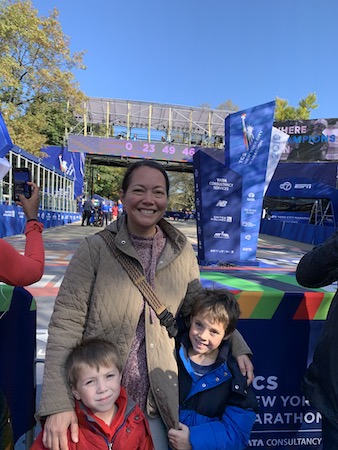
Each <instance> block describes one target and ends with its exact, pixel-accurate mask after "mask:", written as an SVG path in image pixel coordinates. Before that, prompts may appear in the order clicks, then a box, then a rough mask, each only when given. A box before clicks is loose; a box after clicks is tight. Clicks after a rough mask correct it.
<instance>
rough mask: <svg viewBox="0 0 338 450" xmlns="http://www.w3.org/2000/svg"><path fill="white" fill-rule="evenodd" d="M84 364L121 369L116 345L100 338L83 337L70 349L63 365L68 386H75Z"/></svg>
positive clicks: (98, 367) (97, 367) (120, 370)
mask: <svg viewBox="0 0 338 450" xmlns="http://www.w3.org/2000/svg"><path fill="white" fill-rule="evenodd" d="M84 364H86V365H87V366H89V367H95V368H96V369H97V370H99V369H100V367H102V366H104V367H110V366H111V365H114V366H115V367H116V368H117V370H118V371H119V372H120V373H121V372H122V369H123V367H122V363H121V357H120V355H119V353H118V351H117V348H116V346H115V345H114V344H113V343H111V342H109V341H106V340H104V339H100V338H89V339H84V340H83V341H82V342H80V343H79V344H78V345H76V346H75V347H74V348H73V349H72V351H71V353H70V354H69V356H68V358H67V360H66V365H65V371H66V376H67V380H68V383H69V384H70V386H72V387H76V384H77V382H78V380H79V377H80V373H81V371H82V369H83V365H84Z"/></svg>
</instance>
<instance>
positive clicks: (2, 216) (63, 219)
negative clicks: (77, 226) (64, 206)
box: [0, 205, 81, 238]
mask: <svg viewBox="0 0 338 450" xmlns="http://www.w3.org/2000/svg"><path fill="white" fill-rule="evenodd" d="M38 219H39V220H40V222H42V223H43V224H44V227H45V228H51V227H57V226H60V225H66V224H68V223H73V222H77V221H79V220H81V214H79V213H69V212H60V211H52V210H40V211H39V212H38ZM25 225H26V218H25V215H24V212H23V210H22V208H21V206H16V205H11V206H10V205H0V238H3V237H6V236H14V235H16V234H23V232H24V230H25Z"/></svg>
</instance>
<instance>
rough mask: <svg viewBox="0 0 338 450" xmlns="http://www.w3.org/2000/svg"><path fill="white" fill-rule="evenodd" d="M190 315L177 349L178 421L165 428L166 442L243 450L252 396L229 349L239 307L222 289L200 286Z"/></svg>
mask: <svg viewBox="0 0 338 450" xmlns="http://www.w3.org/2000/svg"><path fill="white" fill-rule="evenodd" d="M189 316H190V326H189V331H188V332H187V333H186V334H185V335H183V336H182V338H180V342H179V344H180V345H179V349H178V376H179V392H180V424H179V430H175V429H173V428H171V429H170V430H169V432H168V439H169V443H170V445H171V447H172V448H173V449H175V450H190V449H193V450H207V449H210V450H211V449H212V450H215V449H218V450H221V449H223V450H228V449H229V450H230V449H231V450H242V449H245V448H246V447H247V445H248V441H249V438H250V433H251V430H252V427H253V424H254V422H255V419H256V412H257V400H256V397H255V394H254V392H253V390H252V388H251V387H250V386H247V379H246V377H245V376H243V375H242V374H241V372H240V370H239V367H238V364H237V362H236V360H235V358H234V357H233V356H232V355H231V352H229V340H228V339H229V337H230V336H231V334H232V332H233V331H234V330H235V328H236V324H237V321H238V318H239V316H240V309H239V305H238V303H237V301H236V299H235V297H234V295H233V294H232V293H231V292H229V291H228V290H227V289H202V290H201V291H200V293H199V294H198V295H197V297H196V300H195V302H194V303H193V305H192V308H191V311H190V314H189Z"/></svg>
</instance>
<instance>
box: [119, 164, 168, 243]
mask: <svg viewBox="0 0 338 450" xmlns="http://www.w3.org/2000/svg"><path fill="white" fill-rule="evenodd" d="M121 198H122V203H123V208H124V210H125V211H126V213H127V215H128V229H129V231H130V233H132V234H134V235H136V236H144V237H150V236H153V235H154V234H155V231H156V228H155V226H156V224H157V222H158V221H159V220H160V219H162V217H163V216H164V214H165V211H166V208H167V201H168V196H167V191H166V182H165V178H164V176H163V174H162V173H161V172H160V171H159V170H157V169H154V168H153V167H147V166H143V167H139V168H137V169H135V170H134V171H133V172H132V174H131V178H130V182H129V186H128V189H127V191H126V192H122V193H121Z"/></svg>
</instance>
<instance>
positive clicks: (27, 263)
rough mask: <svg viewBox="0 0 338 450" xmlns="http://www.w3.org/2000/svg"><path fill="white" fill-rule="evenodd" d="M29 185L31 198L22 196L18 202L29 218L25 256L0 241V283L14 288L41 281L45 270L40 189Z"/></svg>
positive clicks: (33, 184) (26, 230)
mask: <svg viewBox="0 0 338 450" xmlns="http://www.w3.org/2000/svg"><path fill="white" fill-rule="evenodd" d="M29 184H30V185H31V186H32V196H31V198H28V199H27V198H25V197H24V196H20V202H18V204H21V205H22V208H23V211H24V213H25V216H26V218H27V224H26V229H25V235H26V247H25V254H24V255H21V254H20V253H19V252H18V251H17V250H16V249H15V248H14V247H13V246H12V245H10V244H9V243H8V242H6V241H5V240H3V239H0V281H3V282H5V283H7V284H11V285H13V286H27V285H29V284H32V283H35V282H36V281H39V280H40V278H41V277H42V275H43V270H44V263H45V252H44V247H43V241H42V234H41V233H42V231H43V224H42V223H40V222H38V221H37V213H38V208H39V188H38V187H37V185H36V184H35V183H31V182H29Z"/></svg>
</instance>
